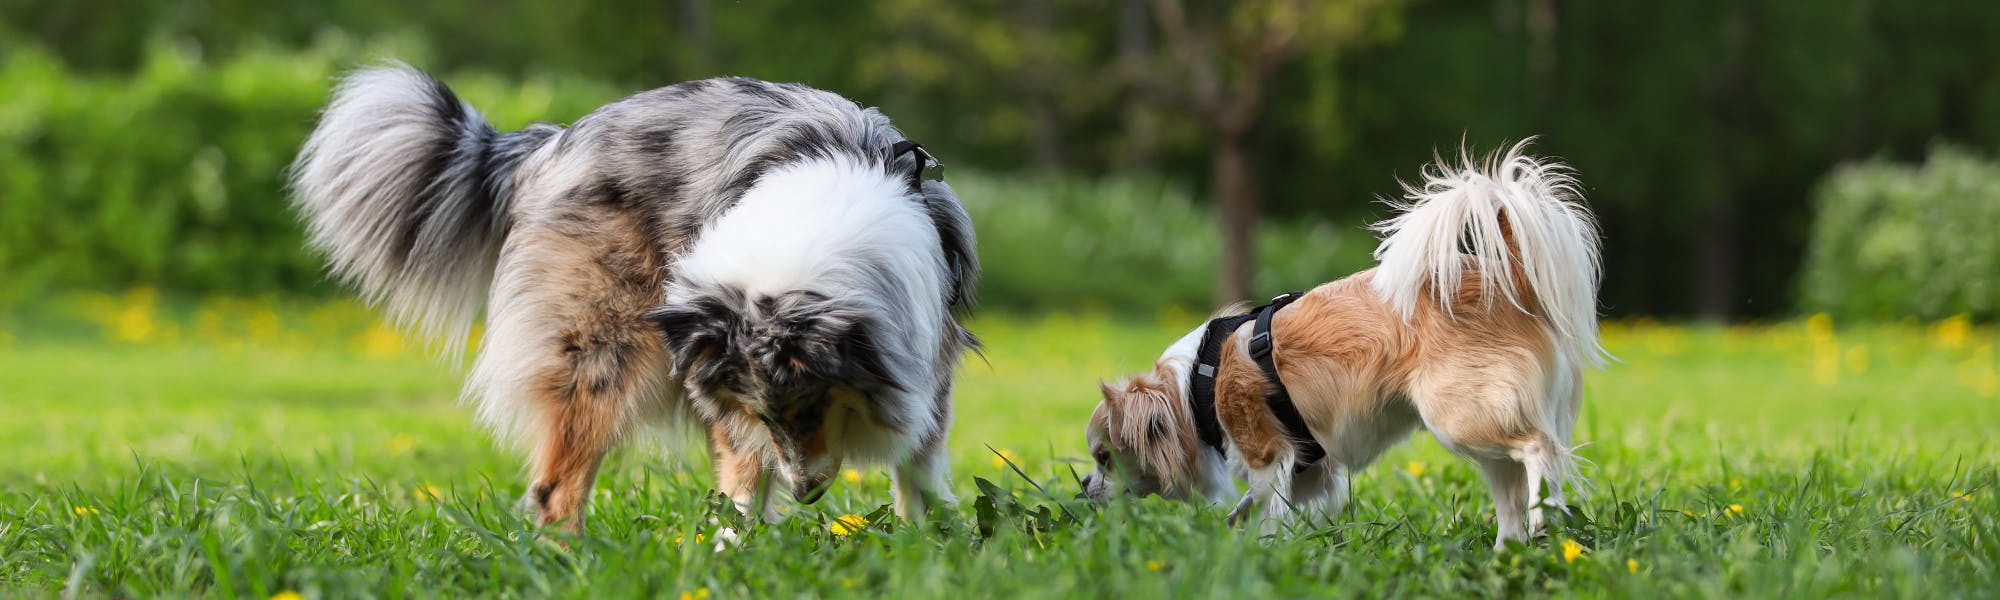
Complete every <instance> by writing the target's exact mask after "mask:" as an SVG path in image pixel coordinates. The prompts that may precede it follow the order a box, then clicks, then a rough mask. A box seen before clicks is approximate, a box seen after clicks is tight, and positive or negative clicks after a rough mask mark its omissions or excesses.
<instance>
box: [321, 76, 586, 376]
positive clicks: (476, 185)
mask: <svg viewBox="0 0 2000 600" xmlns="http://www.w3.org/2000/svg"><path fill="white" fill-rule="evenodd" d="M559 131H560V129H558V128H556V127H554V126H551V125H536V126H533V127H529V128H528V129H524V130H521V131H517V132H513V133H506V134H502V133H500V132H498V131H495V130H494V129H493V126H492V125H490V124H488V123H487V122H486V118H485V117H484V116H482V115H480V114H479V111H477V110H474V109H473V108H472V106H471V105H469V104H466V103H465V102H462V101H460V100H459V99H458V96H456V95H454V94H452V92H451V89H450V88H447V87H445V85H444V83H442V82H439V81H438V80H436V79H434V78H432V77H431V76H429V75H426V74H424V73H423V72H421V71H418V70H416V69H413V68H410V67H409V66H406V65H402V64H393V65H390V66H383V67H373V68H367V69H362V70H359V71H355V72H353V73H350V74H348V75H347V76H346V77H345V78H343V79H342V80H341V81H340V84H339V85H338V86H336V87H335V88H334V91H333V100H332V101H331V102H329V103H328V104H327V107H326V112H325V113H324V114H322V115H321V117H320V121H319V126H318V127H316V128H314V129H313V132H312V136H311V137H309V138H307V139H306V144H305V147H304V148H303V149H301V150H299V158H298V161H297V162H295V163H293V165H292V170H291V182H292V191H293V196H292V204H293V205H294V206H296V207H297V208H298V210H299V212H300V213H301V214H302V215H303V216H304V218H305V222H306V230H307V233H308V235H309V238H310V240H311V244H312V245H313V247H314V248H317V249H318V250H320V251H321V252H324V253H325V254H326V255H327V259H328V264H329V268H330V270H331V271H332V272H333V274H334V276H336V277H338V278H339V279H340V280H341V281H343V282H346V283H349V284H352V285H354V286H356V287H358V288H360V290H361V294H362V296H363V297H365V298H366V299H367V300H368V301H369V302H372V303H375V304H378V305H381V306H382V307H384V308H385V309H386V310H387V311H388V313H389V316H390V317H391V318H392V319H394V320H395V321H396V323H397V324H398V325H401V326H402V327H403V328H404V329H406V330H409V331H412V332H414V333H416V334H418V335H419V336H420V337H424V338H427V339H428V340H430V341H433V342H437V343H440V344H441V346H442V347H444V348H457V347H458V346H457V345H458V344H460V343H462V341H463V340H464V339H465V335H466V332H467V331H468V330H469V329H471V327H472V322H473V320H474V319H476V318H477V317H478V314H479V309H480V307H481V305H482V304H484V301H485V298H486V291H487V287H488V286H489V285H490V284H491V282H492V278H493V265H494V262H495V261H496V260H498V258H499V254H500V244H501V242H502V241H503V240H504V239H505V237H506V231H507V204H508V201H509V198H510V197H511V196H512V195H513V188H514V174H515V171H516V169H517V168H518V167H519V165H520V163H521V160H522V159H523V158H524V157H526V156H527V155H528V154H529V153H531V152H533V151H534V150H535V149H536V148H539V147H541V146H542V144H543V143H544V142H546V141H548V139H549V138H550V137H552V136H554V135H555V134H556V133H557V132H559Z"/></svg>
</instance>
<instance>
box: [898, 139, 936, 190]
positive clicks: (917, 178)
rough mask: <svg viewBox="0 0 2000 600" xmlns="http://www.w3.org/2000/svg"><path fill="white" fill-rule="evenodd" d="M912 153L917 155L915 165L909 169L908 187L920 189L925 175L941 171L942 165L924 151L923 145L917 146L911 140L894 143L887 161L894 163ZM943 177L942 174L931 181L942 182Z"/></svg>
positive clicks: (933, 177)
mask: <svg viewBox="0 0 2000 600" xmlns="http://www.w3.org/2000/svg"><path fill="white" fill-rule="evenodd" d="M912 152H914V153H916V155H917V165H916V166H915V167H913V168H911V169H910V187H914V188H918V189H922V188H923V187H924V176H925V174H926V173H928V172H931V171H933V170H935V169H942V168H943V167H944V163H940V162H938V159H937V157H936V156H932V155H931V151H929V150H925V149H924V145H923V144H919V143H917V142H915V141H913V140H902V141H899V142H896V144H895V145H894V146H890V147H889V160H890V161H891V162H894V161H895V160H896V159H898V158H902V157H903V155H905V154H910V153H912ZM943 177H944V176H943V175H942V174H938V175H934V176H932V179H936V180H939V181H943Z"/></svg>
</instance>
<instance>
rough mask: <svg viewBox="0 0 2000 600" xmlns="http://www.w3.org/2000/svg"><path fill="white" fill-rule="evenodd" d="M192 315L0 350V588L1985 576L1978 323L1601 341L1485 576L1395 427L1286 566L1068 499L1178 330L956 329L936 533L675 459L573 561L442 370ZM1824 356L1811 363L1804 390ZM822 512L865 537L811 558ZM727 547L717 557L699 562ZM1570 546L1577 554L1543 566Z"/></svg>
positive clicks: (340, 316) (1083, 585) (1146, 585)
mask: <svg viewBox="0 0 2000 600" xmlns="http://www.w3.org/2000/svg"><path fill="white" fill-rule="evenodd" d="M88 304H92V303H90V302H82V303H74V304H70V305H68V306H75V305H88ZM211 304H214V308H213V309H212V310H213V311H215V312H216V313H218V314H220V315H221V316H222V317H223V319H221V320H222V321H223V322H225V323H233V322H235V321H237V318H238V315H239V314H241V313H244V312H248V313H250V314H258V313H264V312H266V311H267V310H268V311H269V313H270V314H269V316H267V317H265V318H264V319H265V320H269V321H272V322H273V324H272V326H271V327H269V328H268V329H270V330H271V331H259V330H258V329H259V328H256V327H251V328H246V329H244V330H242V331H233V330H225V331H217V332H211V333H202V332H201V330H202V329H203V328H204V326H203V320H204V319H203V318H201V317H195V318H192V319H185V320H183V319H179V318H167V317H161V318H159V319H158V320H159V321H160V322H159V323H158V327H157V329H159V330H161V331H165V330H173V329H179V330H181V331H182V332H183V334H182V335H181V336H179V337H178V338H176V339H165V338H157V337H156V338H149V339H147V340H146V341H143V342H139V343H130V342H120V341H104V340H99V339H96V338H95V337H94V336H93V334H94V333H96V332H93V331H91V329H90V328H89V327H88V325H89V323H87V322H86V323H72V324H70V325H76V326H77V327H64V328H60V329H62V331H52V330H48V329H43V327H46V326H51V325H55V324H61V323H59V322H60V321H63V320H65V317H62V314H61V313H63V312H64V311H65V310H68V308H67V307H66V308H64V309H61V310H56V311H54V312H56V313H58V314H56V315H53V316H51V315H46V314H45V315H39V316H41V317H45V318H37V319H32V320H30V321H27V323H29V324H30V325H31V326H32V327H33V328H32V329H28V330H22V329H10V328H7V327H5V326H4V325H0V365H4V368H0V394H5V395H4V397H0V398H3V400H0V401H4V402H6V403H7V407H8V410H9V411H10V412H9V413H8V418H6V419H0V448H4V449H6V451H7V456H8V460H7V461H5V462H4V463H0V596H9V597H13V596H30V597H42V596H54V595H56V594H57V593H59V590H63V589H65V588H67V589H71V590H74V591H76V592H77V593H78V595H79V596H80V597H157V596H167V597H226V596H237V597H251V598H267V597H271V596H273V595H276V594H278V593H279V592H281V591H285V590H294V591H297V592H299V593H301V594H303V595H305V596H306V597H310V598H345V597H357V596H370V595H382V596H391V595H395V594H399V593H400V594H405V595H408V596H411V597H448V598H462V597H520V596H527V597H664V598H677V597H680V594H681V593H683V592H687V593H689V594H690V597H691V598H694V597H701V590H702V589H703V588H706V589H707V590H708V595H707V597H708V598H711V599H713V600H722V599H725V598H742V597H756V598H763V597H781V598H790V597H867V598H903V597H955V596H964V595H968V594H967V592H968V591H970V594H969V595H972V596H977V597H1003V598H1004V597H1031V598H1061V597H1090V598H1103V597H1130V598H1155V597H1252V598H1255V597H1290V598H1297V597H1320V596H1329V595H1331V596H1353V597H1441V596H1448V597H1466V596H1471V597H1519V596H1541V595H1550V596H1560V597H1584V598H1594V597H1606V598H1646V597H1674V598H1688V597H1695V598H1767V597H1794V596H1796V597H1812V598H1819V597H1842V596H1856V597H1870V598H1874V597H1926V596H1927V597H1953V596H1978V595H1980V594H1983V593H1984V592H1980V590H1992V589H1994V588H1995V586H1996V585H2000V573H1996V571H1995V570H1993V569H1991V568H1988V565H1992V564H1994V561H1995V560H1996V559H2000V546H1996V540H2000V489H1996V487H1995V484H1996V483H2000V472H1996V471H1995V468H1996V465H1997V464H2000V463H1997V462H1996V461H2000V454H1996V452H1995V450H1994V447H1993V445H1992V444H1991V443H1990V438H1991V434H1992V431H1993V430H1994V427H1995V423H2000V403H1997V402H1995V401H1994V398H1995V397H1996V396H1995V394H2000V363H1996V362H1995V359H1994V355H1993V352H1992V350H1991V348H1992V346H1991V344H1992V343H1993V342H1994V340H1995V338H1994V329H1993V328H1992V327H1991V326H1977V325H1968V326H1966V327H1967V328H1966V330H1965V331H1960V332H1957V333H1947V332H1939V331H1931V330H1927V329H1925V328H1923V327H1918V326H1903V325H1864V326H1858V327H1857V326H1846V325H1839V326H1836V325H1835V324H1834V323H1833V322H1831V321H1828V320H1819V319H1816V320H1815V321H1814V322H1813V323H1812V324H1805V325H1802V324H1799V323H1779V324H1773V325H1763V326H1740V327H1734V328H1726V329H1725V328H1721V327H1697V328H1680V327H1662V326H1658V325H1651V324H1645V323H1638V324H1631V325H1625V324H1619V323H1610V324H1607V327H1606V329H1605V340H1604V341H1605V344H1606V346H1607V347H1609V348H1610V349H1611V351H1612V352H1613V353H1615V354H1617V355H1618V356H1619V357H1621V358H1622V359H1623V362H1622V363H1617V364H1613V365H1611V366H1609V367H1607V368H1606V369H1604V370H1602V371H1592V372H1590V373H1589V374H1587V375H1586V382H1587V384H1588V395H1587V398H1586V400H1585V408H1584V413H1583V423H1582V425H1581V427H1580V431H1579V435H1578V438H1579V441H1582V442H1587V445H1585V446H1583V447H1582V448H1580V449H1579V452H1580V453H1581V454H1582V455H1583V456H1585V457H1587V458H1589V459H1590V460H1591V461H1593V462H1594V465H1593V466H1591V467H1590V468H1589V470H1588V474H1589V475H1590V477H1591V478H1592V479H1593V480H1594V481H1595V482H1596V484H1597V486H1596V488H1595V490H1594V491H1593V493H1591V494H1590V495H1588V496H1587V497H1574V498H1572V501H1573V502H1572V503H1573V504H1575V505H1576V507H1577V508H1576V512H1575V516H1574V517H1572V518H1558V519H1557V522H1556V524H1554V525H1552V533H1551V534H1550V535H1549V537H1547V538H1544V539H1540V540H1536V541H1535V542H1534V543H1531V544H1527V545H1522V546H1517V547H1512V548H1509V549H1506V550H1501V551H1494V550H1492V549H1491V544H1492V541H1493V533H1494V529H1493V527H1494V526H1493V523H1492V520H1491V517H1490V515H1491V514H1492V512H1491V511H1492V508H1491V501H1490V500H1489V497H1488V494H1487V491H1486V488H1485V485H1484V484H1483V483H1482V481H1481V479H1480V475H1479V470H1478V468H1477V467H1476V466H1475V465H1474V464H1473V463H1472V462H1470V461H1466V460H1463V459H1460V458H1457V457H1455V456H1453V455H1451V454H1449V453H1447V452H1445V451H1444V450H1442V449H1441V448H1439V446H1438V444H1436V443H1435V442H1434V441H1432V440H1431V439H1430V438H1429V436H1428V435H1424V434H1418V435H1416V436H1415V437H1414V439H1413V440H1412V442H1411V443H1409V444H1404V445H1399V446H1397V447H1395V448H1393V449H1391V450H1390V451H1389V453H1388V454H1387V455H1385V456H1384V457H1382V459H1381V460H1380V461H1378V463H1377V464H1376V465H1374V466H1373V467H1370V468H1368V469H1365V470H1361V471H1358V472H1356V473H1355V474H1354V481H1353V485H1352V492H1353V495H1354V500H1353V503H1352V504H1351V505H1350V506H1349V509H1348V511H1347V512H1345V513H1343V514H1341V515H1339V516H1338V517H1336V518H1333V519H1327V520H1319V521H1314V522H1310V523H1307V524H1304V525H1301V526H1300V527H1298V528H1297V529H1296V530H1295V531H1292V532H1290V533H1289V534H1288V535H1287V536H1286V537H1284V538H1282V539H1274V540H1260V539H1258V538H1257V537H1256V536H1254V535H1250V534H1246V533H1244V532H1243V531H1241V530H1237V529H1233V528H1230V527H1227V526H1225V525H1224V524H1223V523H1222V513H1223V512H1224V511H1225V510H1226V507H1211V508H1204V509H1194V508H1189V507H1185V506H1181V505H1176V504H1171V503H1168V502H1164V501H1161V500H1159V499H1149V500H1143V501H1115V502H1109V503H1105V504H1100V505H1093V504H1090V503H1086V502H1080V501H1076V500H1073V499H1072V498H1073V496H1074V495H1075V494H1076V493H1077V484H1076V482H1075V481H1074V480H1073V479H1072V477H1071V472H1072V471H1071V469H1072V468H1076V469H1084V468H1087V467H1088V459H1087V458H1085V454H1086V449H1085V447H1084V443H1083V428H1084V423H1085V420H1086V417H1087V416H1088V415H1089V414H1090V411H1091V409H1092V406H1093V405H1094V404H1095V403H1096V397H1097V385H1096V384H1097V382H1098V381H1099V380H1100V379H1101V378H1104V377H1109V376H1111V375H1113V374H1115V373H1118V372H1121V371H1130V370H1134V369H1141V368H1146V367H1148V366H1150V364H1151V361H1152V357H1153V356H1156V355H1157V353H1158V352H1159V350H1160V349H1161V348H1162V347H1164V346H1165V345H1167V344H1169V343H1171V342H1172V341H1173V340H1174V339H1175V338H1178V337H1179V336H1181V335H1182V334H1184V333H1185V332H1186V331H1187V329H1188V328H1190V327H1192V326H1193V324H1194V322H1195V321H1196V320H1198V317H1186V318H1176V319H1171V320H1163V321H1162V322H1161V323H1157V324H1155V323H1150V322H1144V321H1140V320H1133V319H1116V318H1103V317H1096V316H1089V315H1061V314H1057V315H1050V316H1045V317H1037V318H1017V317H1000V316H994V315H987V316H983V317H980V318H977V319H975V320H974V321H972V322H971V323H969V326H970V327H971V328H972V330H973V331H974V332H976V333H978V334H980V335H981V336H982V337H983V338H984V339H985V340H986V341H987V344H988V351H987V358H988V360H986V361H978V360H974V361H968V363H967V364H966V365H965V367H964V368H963V369H962V370H961V372H960V379H959V381H958V383H959V384H958V385H957V386H956V394H957V418H956V423H955V424H954V426H953V432H952V437H951V439H950V449H951V454H952V457H953V459H954V460H953V461H952V465H953V470H954V473H955V478H954V484H955V485H954V489H955V490H956V491H957V492H958V494H959V502H958V504H957V506H956V507H955V508H956V510H953V511H947V512H945V513H943V514H942V515H941V517H940V519H939V520H938V522H936V523H933V524H928V525H922V526H919V525H912V524H909V523H906V522H902V521H900V520H898V519H895V518H894V517H892V516H889V514H888V511H887V510H886V509H885V507H884V505H886V504H888V502H889V499H890V493H889V488H890V485H891V484H890V482H889V477H888V475H887V474H886V473H885V472H884V471H883V470H880V469H876V468H871V467H868V466H865V465H850V466H853V467H857V468H858V469H859V470H858V471H857V472H855V473H854V474H853V475H852V476H844V477H842V478H841V479H840V480H839V483H838V484H836V485H835V486H834V487H833V489H832V490H830V491H829V492H828V493H827V495H826V497H825V498H824V499H822V500H821V501H820V502H819V503H818V504H814V505H811V506H805V507H799V508H798V509H797V510H795V511H794V512H793V513H792V517H791V518H790V519H789V520H787V521H785V522H783V523H780V524H775V525H756V526H746V524H744V523H742V522H741V520H740V518H739V517H738V516H737V515H736V512H735V511H734V510H733V509H732V508H731V507H730V505H729V504H728V503H727V502H726V501H721V500H720V499H719V498H718V497H717V496H715V495H714V494H713V493H712V491H711V490H713V488H714V485H715V484H714V479H713V475H712V474H710V473H709V472H708V467H707V465H706V460H705V458H704V454H703V452H702V450H701V448H700V447H699V443H698V441H696V443H691V444H687V445H668V446H666V447H665V449H664V451H662V449H661V448H660V447H657V446H652V445H649V444H644V443H635V444H634V445H633V446H632V447H631V448H630V449H629V450H628V451H626V452H623V453H620V454H619V455H617V456H614V458H613V459H612V460H611V461H610V462H609V463H608V464H607V465H606V466H605V468H604V470H603V472H602V475H601V476H600V478H599V480H598V489H599V492H598V493H596V494H594V495H593V497H592V501H591V504H590V510H591V516H590V520H589V528H590V529H589V534H588V535H587V536H584V537H582V538H572V537H568V536H566V535H564V534H561V533H553V532H552V533H548V534H546V535H547V537H542V536H543V535H544V534H542V533H541V532H537V531H534V530H533V529H532V528H531V527H530V526H529V525H528V524H526V523H523V522H522V520H521V518H520V515H519V513H517V512H515V511H514V510H513V508H512V507H513V506H514V504H515V501H516V500H517V499H518V498H520V496H521V495H522V494H523V493H524V490H525V488H526V487H527V486H526V482H525V481H523V479H522V478H523V474H522V470H521V465H522V464H523V460H524V459H525V457H524V454H523V453H522V452H518V451H512V450H508V449H506V448H505V447H503V446H501V445H498V444H494V443H492V442H491V440H490V439H489V437H488V436H487V435H486V434H485V433H483V432H481V431H480V430H479V428H478V427H477V426H476V425H475V423H474V420H473V415H472V410H471V409H470V408H468V407H465V406H461V405H459V404H458V403H457V391H458V386H459V383H460V372H459V371H458V370H456V369H452V368H447V367H445V366H441V365H438V364H437V363H436V362H434V361H430V360H427V359H425V358H423V357H422V356H421V355H420V354H418V353H416V352H415V351H414V350H412V351H411V352H409V353H404V354H400V355H396V354H392V353H383V352H381V350H382V349H380V348H372V346H373V345H374V344H372V343H359V342H360V340H353V339H350V338H349V336H350V335H355V334H358V333H360V332H362V331H363V330H364V329H365V328H367V327H368V326H369V324H370V323H372V320H371V319H370V315H369V312H368V311H365V310H360V309H358V308H356V307H354V306H352V305H346V304H344V303H342V304H335V305H331V306H326V307H317V308H315V307H310V306H306V307H288V306H276V307H271V306H234V305H233V303H223V302H215V301H211ZM105 309H106V310H115V311H116V312H119V313H124V312H136V313H141V314H144V313H149V312H153V311H154V310H155V308H154V307H151V306H149V305H148V304H147V303H145V302H143V301H141V300H140V299H131V298H128V299H126V300H125V301H124V303H123V304H121V305H119V306H115V307H105ZM205 310H207V309H205ZM120 320H121V321H122V320H123V319H120ZM244 320H250V321H256V320H258V319H257V318H247V317H246V318H244ZM102 333H103V334H104V335H106V336H109V337H120V336H123V334H122V333H121V332H119V331H118V330H117V328H116V327H111V328H107V329H106V330H105V331H104V332H102ZM8 336H18V337H8ZM1821 346H1831V347H1835V348H1837V350H1834V351H1833V353H1832V354H1833V357H1834V358H1833V360H1832V362H1831V363H1830V364H1829V365H1827V366H1829V367H1830V372H1826V373H1822V372H1820V366H1819V365H1817V364H1815V362H1816V361H1815V360H1814V358H1813V356H1814V354H1815V353H1816V352H1817V350H1816V348H1818V347H1821ZM1982 347H1983V348H1984V349H1983V350H1982V349H1980V348H1982ZM1857 349H1863V350H1859V351H1858V353H1859V356H1858V360H1857ZM108 373H115V375H111V376H107V374H108ZM1802 390H1804V391H1803V392H1802ZM1884 399H1893V401H1884ZM989 448H991V449H989ZM996 450H997V451H996ZM1010 455H1011V456H1012V458H1009V459H1007V460H1004V461H1003V460H1000V459H999V458H998V457H999V456H1010ZM1008 463H1013V465H1018V467H1019V468H1020V472H1018V473H1017V472H1016V471H1015V469H1014V467H1013V466H1010V465H1009V464H1008ZM982 480H983V482H984V483H982ZM849 515H854V516H859V517H861V518H862V519H863V520H865V521H867V523H866V524H865V525H858V526H855V527H853V528H852V529H846V528H843V531H845V534H844V535H843V534H842V533H838V532H835V531H834V528H833V523H834V522H835V519H839V518H842V517H847V516H849ZM850 518H851V517H850ZM849 523H850V524H853V523H854V522H853V521H849ZM723 526H736V527H738V528H739V529H741V530H743V531H745V532H746V535H745V536H744V537H743V543H742V544H740V545H738V546H736V547H735V548H733V549H731V550H728V551H725V552H720V553H718V552H715V551H714V550H713V543H714V536H715V534H716V532H717V529H718V528H720V527H723ZM1564 540H1572V541H1574V542H1575V543H1576V544H1577V549H1578V550H1579V551H1580V554H1579V555H1577V556H1575V557H1574V558H1573V559H1569V560H1565V559H1564V552H1563V550H1564V544H1563V543H1562V542H1563V541H1564ZM556 542H562V543H564V544H566V545H567V547H565V546H563V545H559V544H557V543H556Z"/></svg>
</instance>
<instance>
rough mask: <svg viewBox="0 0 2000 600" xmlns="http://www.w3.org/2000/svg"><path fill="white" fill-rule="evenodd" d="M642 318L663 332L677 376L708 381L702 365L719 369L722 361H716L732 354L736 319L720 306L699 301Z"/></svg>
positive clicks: (658, 311) (657, 309)
mask: <svg viewBox="0 0 2000 600" xmlns="http://www.w3.org/2000/svg"><path fill="white" fill-rule="evenodd" d="M642 318H644V319H645V320H646V321H648V322H651V323H652V324H653V326H655V327H658V328H659V329H660V335H661V336H662V337H663V338H665V340H666V343H667V344H666V345H667V354H668V356H670V357H671V358H672V360H673V367H674V372H675V373H678V374H680V376H682V377H688V378H692V379H696V380H698V381H706V380H708V379H709V378H708V377H705V376H702V374H701V373H698V372H697V369H698V367H700V366H701V365H712V366H714V367H712V368H719V362H720V361H716V360H714V359H715V358H716V357H718V356H720V355H722V354H726V353H727V352H728V351H729V347H728V346H729V334H730V330H732V329H734V328H735V323H736V319H737V316H736V312H735V311H733V310H730V309H729V307H727V306H724V305H722V304H721V303H718V302H707V301H696V302H692V303H688V304H668V305H664V306H660V307H658V308H655V309H653V310H652V312H648V313H646V314H645V316H644V317H642Z"/></svg>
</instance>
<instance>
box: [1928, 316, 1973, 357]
mask: <svg viewBox="0 0 2000 600" xmlns="http://www.w3.org/2000/svg"><path fill="white" fill-rule="evenodd" d="M1971 337H1972V316H1971V315H1964V314H1959V315H1952V316H1951V317H1950V318H1947V319H1945V320H1942V321H1938V322H1937V324H1936V325H1932V326H1931V339H1933V340H1936V341H1937V345H1939V346H1942V347H1945V348H1952V349H1958V348H1964V347H1965V342H1966V340H1967V339H1970V338H1971Z"/></svg>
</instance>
